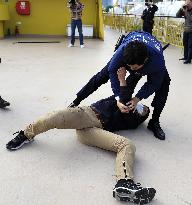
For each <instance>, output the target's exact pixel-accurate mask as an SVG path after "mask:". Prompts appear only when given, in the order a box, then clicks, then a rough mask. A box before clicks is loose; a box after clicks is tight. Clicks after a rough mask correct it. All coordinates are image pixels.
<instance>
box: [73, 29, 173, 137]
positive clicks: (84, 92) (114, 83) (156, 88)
mask: <svg viewBox="0 0 192 205" xmlns="http://www.w3.org/2000/svg"><path fill="white" fill-rule="evenodd" d="M120 67H125V68H126V69H127V70H128V71H129V72H130V75H129V76H128V77H127V79H126V81H127V86H128V87H129V89H130V90H131V91H132V93H133V92H134V89H135V87H136V85H137V83H138V81H139V80H140V79H141V77H142V76H144V75H146V76H147V82H146V83H145V84H144V85H143V86H142V87H141V89H140V90H139V91H138V93H137V94H136V95H135V97H133V98H132V99H131V101H130V102H129V103H128V104H129V109H132V110H134V109H135V106H136V105H137V103H138V102H139V101H141V100H142V99H146V98H148V97H149V96H150V95H152V94H153V93H155V96H154V99H153V102H152V104H151V105H152V106H153V107H154V111H153V114H152V119H151V120H150V121H149V124H148V129H149V130H151V131H152V132H153V133H154V135H155V137H157V138H158V139H160V140H164V139H165V133H164V131H163V130H162V128H161V127H160V123H159V118H160V114H161V112H162V110H163V108H164V106H165V103H166V101H167V96H168V92H169V85H170V77H169V74H168V72H167V69H166V66H165V60H164V56H163V49H162V46H161V44H160V42H159V41H158V40H157V39H156V38H155V37H154V36H152V35H151V34H149V33H147V32H136V31H135V32H131V33H129V34H128V35H127V36H126V37H125V38H124V39H123V41H122V43H121V45H120V46H119V48H118V49H117V50H116V52H115V54H114V55H113V57H112V58H111V59H110V61H109V62H108V63H107V65H106V66H105V67H104V68H103V69H102V70H101V71H100V72H98V73H97V74H96V75H94V76H93V77H92V78H91V79H90V80H89V82H88V83H87V84H86V85H85V86H84V87H83V88H82V89H81V90H80V91H79V92H78V93H77V98H76V99H75V100H74V101H73V103H72V104H71V105H70V106H71V107H73V106H77V105H79V104H80V102H81V101H82V100H84V99H85V98H87V97H88V96H89V95H90V94H91V93H93V92H94V91H95V90H97V89H98V87H100V86H101V85H102V84H104V83H106V82H107V81H108V80H109V79H110V81H111V87H112V90H113V93H114V95H115V97H116V100H117V105H118V107H119V109H120V110H121V112H125V110H126V109H127V105H124V104H123V103H120V102H119V81H118V78H117V70H118V69H119V68H120Z"/></svg>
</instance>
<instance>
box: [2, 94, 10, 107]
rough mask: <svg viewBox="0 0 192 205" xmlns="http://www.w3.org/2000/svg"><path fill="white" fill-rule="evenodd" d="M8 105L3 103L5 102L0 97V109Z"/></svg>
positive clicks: (5, 102)
mask: <svg viewBox="0 0 192 205" xmlns="http://www.w3.org/2000/svg"><path fill="white" fill-rule="evenodd" d="M9 105H10V103H9V102H7V101H5V100H3V98H2V97H1V96H0V108H4V107H7V106H9Z"/></svg>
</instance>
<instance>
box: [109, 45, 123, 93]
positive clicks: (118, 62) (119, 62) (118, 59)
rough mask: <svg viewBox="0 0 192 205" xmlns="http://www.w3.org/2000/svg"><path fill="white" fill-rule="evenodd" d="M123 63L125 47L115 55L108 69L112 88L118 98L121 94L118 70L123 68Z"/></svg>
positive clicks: (119, 49) (120, 48) (121, 47)
mask: <svg viewBox="0 0 192 205" xmlns="http://www.w3.org/2000/svg"><path fill="white" fill-rule="evenodd" d="M123 63H124V62H123V46H122V45H121V46H120V47H119V48H118V49H117V51H116V52H115V54H114V55H113V57H112V59H111V61H110V64H109V67H108V71H109V78H110V81H111V88H112V90H113V93H114V95H115V96H118V95H119V92H120V90H119V80H118V77H117V70H118V69H119V68H120V67H121V66H123Z"/></svg>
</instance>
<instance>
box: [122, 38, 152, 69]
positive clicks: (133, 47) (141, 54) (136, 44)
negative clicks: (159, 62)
mask: <svg viewBox="0 0 192 205" xmlns="http://www.w3.org/2000/svg"><path fill="white" fill-rule="evenodd" d="M123 56H124V59H125V63H126V64H128V65H134V64H137V65H143V64H144V62H145V59H146V58H147V57H148V52H147V47H146V45H145V44H144V43H143V42H140V41H137V40H135V41H131V42H130V43H128V44H127V45H126V46H125V48H124V51H123Z"/></svg>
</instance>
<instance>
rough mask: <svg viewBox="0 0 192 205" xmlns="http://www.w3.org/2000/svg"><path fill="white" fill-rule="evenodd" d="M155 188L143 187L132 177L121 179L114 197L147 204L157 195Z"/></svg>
mask: <svg viewBox="0 0 192 205" xmlns="http://www.w3.org/2000/svg"><path fill="white" fill-rule="evenodd" d="M155 193H156V190H155V189H154V188H143V187H141V185H140V184H139V183H138V184H135V183H134V181H133V180H130V179H120V180H119V181H118V182H117V184H116V185H115V188H114V189H113V197H114V198H116V199H118V200H120V201H126V202H128V201H130V202H133V203H136V204H147V203H149V202H150V201H151V200H152V199H153V198H154V196H155Z"/></svg>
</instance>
